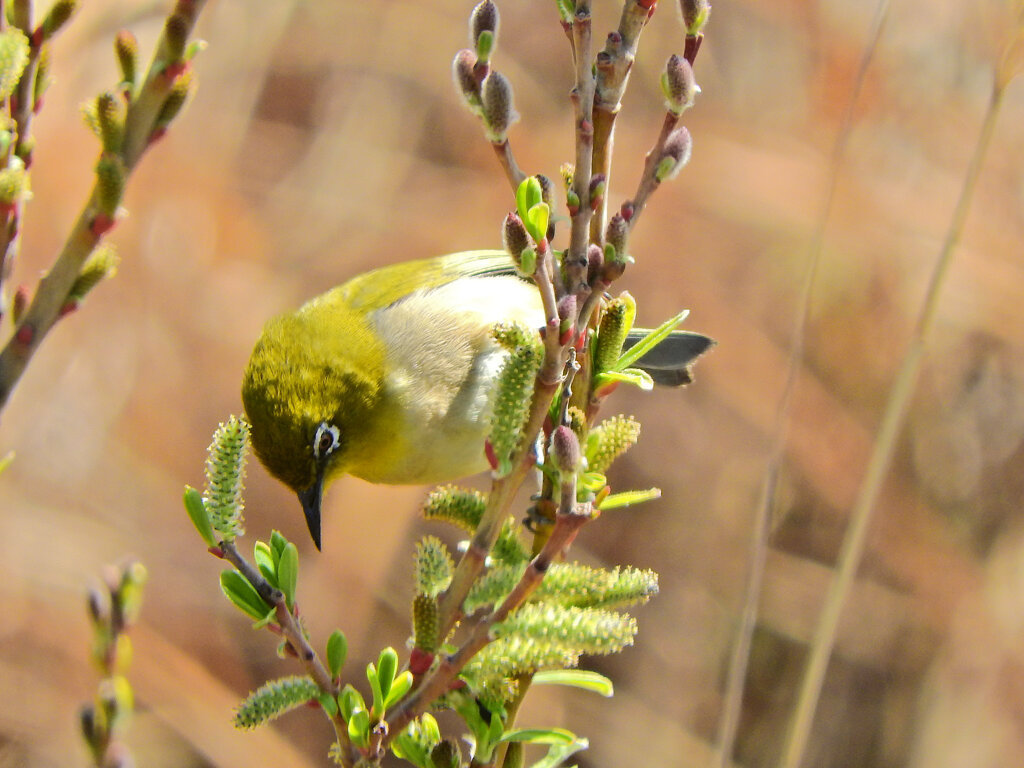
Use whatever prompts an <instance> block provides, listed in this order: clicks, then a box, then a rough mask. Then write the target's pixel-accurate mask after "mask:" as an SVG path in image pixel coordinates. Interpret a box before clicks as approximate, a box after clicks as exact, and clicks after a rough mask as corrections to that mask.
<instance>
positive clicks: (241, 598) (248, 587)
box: [220, 571, 274, 621]
mask: <svg viewBox="0 0 1024 768" xmlns="http://www.w3.org/2000/svg"><path fill="white" fill-rule="evenodd" d="M220 588H221V590H222V591H223V592H224V595H225V596H226V597H227V598H228V600H230V601H231V602H232V603H234V604H235V607H236V608H238V609H239V610H240V611H242V613H245V614H246V615H248V616H251V617H252V618H254V619H256V620H257V621H263V620H264V619H265V618H266V617H267V614H268V613H271V612H272V611H273V610H274V608H273V606H271V605H269V604H268V603H267V602H266V601H265V600H264V599H263V598H262V597H260V595H259V592H257V591H256V589H255V588H254V587H253V585H252V584H250V583H249V581H248V580H247V579H246V578H245V577H244V576H243V575H242V574H240V573H239V572H238V571H221V574H220Z"/></svg>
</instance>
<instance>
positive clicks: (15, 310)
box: [11, 285, 28, 325]
mask: <svg viewBox="0 0 1024 768" xmlns="http://www.w3.org/2000/svg"><path fill="white" fill-rule="evenodd" d="M26 309H28V288H26V287H25V286H24V285H19V286H18V287H17V289H16V290H15V291H14V296H13V297H12V298H11V320H13V321H14V324H15V325H17V324H18V323H20V322H21V318H22V317H23V316H24V315H25V310H26Z"/></svg>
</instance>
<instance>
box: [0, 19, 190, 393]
mask: <svg viewBox="0 0 1024 768" xmlns="http://www.w3.org/2000/svg"><path fill="white" fill-rule="evenodd" d="M205 5H206V0H178V2H177V4H176V5H175V8H174V11H173V14H174V15H175V16H177V17H178V18H179V20H180V22H181V24H180V27H178V28H177V29H176V31H175V34H182V33H183V34H185V36H186V37H187V36H188V35H189V34H191V31H192V29H193V27H194V26H195V22H196V19H197V17H198V16H199V13H200V11H202V9H203V7H204V6H205ZM171 49H172V47H171V45H170V44H169V42H168V38H167V32H166V28H165V31H164V33H163V34H162V35H161V37H160V40H159V42H158V43H157V48H156V53H155V54H154V57H153V60H152V62H151V64H150V67H149V71H148V73H147V75H146V79H145V81H144V83H143V85H142V86H141V88H140V89H139V91H138V93H137V94H136V97H135V98H133V99H132V101H131V103H130V104H129V105H128V111H127V114H126V115H125V125H124V139H123V142H122V145H121V148H120V152H119V154H120V158H121V160H122V162H123V163H124V169H125V174H126V175H127V174H129V173H130V172H131V170H132V169H133V168H134V167H135V165H136V164H137V163H138V161H139V158H140V157H141V156H142V154H143V152H144V151H145V149H146V147H148V146H149V144H150V142H151V141H152V139H153V130H154V127H155V124H156V120H157V117H158V116H159V114H160V110H161V109H162V107H163V104H164V102H165V101H166V99H167V96H168V94H169V93H170V91H171V87H172V86H173V84H174V79H175V78H174V76H173V74H174V73H173V70H172V69H168V67H169V65H171V64H174V63H175V62H172V61H170V54H169V51H170V50H171ZM99 200H100V187H99V183H98V182H97V183H96V184H94V186H93V189H92V191H91V192H90V194H89V198H88V200H87V201H86V204H85V206H84V207H83V208H82V211H81V212H80V213H79V215H78V219H77V220H76V221H75V224H74V226H73V227H72V230H71V234H70V235H69V236H68V239H67V241H66V242H65V243H64V247H63V248H62V249H61V252H60V254H59V255H58V256H57V259H56V261H55V262H54V264H53V266H52V267H51V268H50V269H49V271H48V272H47V273H46V275H45V276H44V277H43V278H42V279H41V280H40V281H39V286H38V288H37V289H36V292H35V296H34V297H33V299H32V302H31V304H30V305H29V307H28V308H27V309H26V310H25V314H24V317H22V318H21V320H20V322H19V323H18V327H17V328H16V329H15V331H14V333H13V335H12V336H11V338H10V339H9V340H8V341H7V343H6V345H5V346H4V348H3V351H2V352H0V410H2V409H3V406H4V405H6V403H7V399H8V398H9V397H10V394H11V391H12V390H13V388H14V386H15V384H17V382H18V380H19V379H20V378H21V375H22V373H23V372H24V371H25V368H26V367H27V365H28V363H29V361H30V360H31V359H32V356H33V355H34V354H35V351H36V350H37V349H38V348H39V344H40V343H41V342H42V340H43V338H44V337H45V336H46V334H47V333H49V331H50V329H51V328H52V327H53V324H54V323H55V322H56V320H57V318H58V317H59V316H60V311H61V308H62V307H63V306H64V304H65V302H66V301H67V297H68V294H69V292H70V291H71V288H72V286H73V285H74V283H75V280H76V279H77V278H78V276H79V274H80V272H81V270H82V265H83V264H84V263H85V260H86V259H87V258H88V257H89V254H91V253H92V251H93V249H94V248H95V247H96V245H97V244H98V243H99V241H100V239H101V234H100V233H98V232H97V230H96V228H95V226H94V225H95V223H96V220H97V218H98V216H99V212H100V208H99Z"/></svg>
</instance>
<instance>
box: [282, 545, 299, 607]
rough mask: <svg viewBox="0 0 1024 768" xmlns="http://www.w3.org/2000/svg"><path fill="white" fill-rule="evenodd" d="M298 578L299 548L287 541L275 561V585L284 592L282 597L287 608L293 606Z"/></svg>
mask: <svg viewBox="0 0 1024 768" xmlns="http://www.w3.org/2000/svg"><path fill="white" fill-rule="evenodd" d="M298 580H299V550H298V549H297V548H296V546H295V545H294V544H292V542H290V541H289V542H288V544H287V545H285V548H284V551H283V552H282V553H281V559H280V560H279V561H278V563H277V586H278V588H279V589H280V590H281V591H282V592H284V599H285V602H286V603H287V604H288V608H289V609H291V608H294V607H295V588H296V585H297V584H298Z"/></svg>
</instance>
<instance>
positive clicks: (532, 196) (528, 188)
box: [516, 176, 544, 222]
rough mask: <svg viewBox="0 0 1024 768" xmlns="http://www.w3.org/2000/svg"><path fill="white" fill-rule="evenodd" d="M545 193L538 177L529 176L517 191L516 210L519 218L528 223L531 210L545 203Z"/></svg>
mask: <svg viewBox="0 0 1024 768" xmlns="http://www.w3.org/2000/svg"><path fill="white" fill-rule="evenodd" d="M543 196H544V191H543V189H541V186H540V181H539V180H538V179H537V177H536V176H527V177H526V178H525V179H523V180H522V182H520V184H519V187H518V189H516V210H517V211H518V213H519V218H520V219H522V220H523V222H526V220H527V218H528V217H529V212H530V209H531V208H533V206H535V205H537V203H540V202H543Z"/></svg>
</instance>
